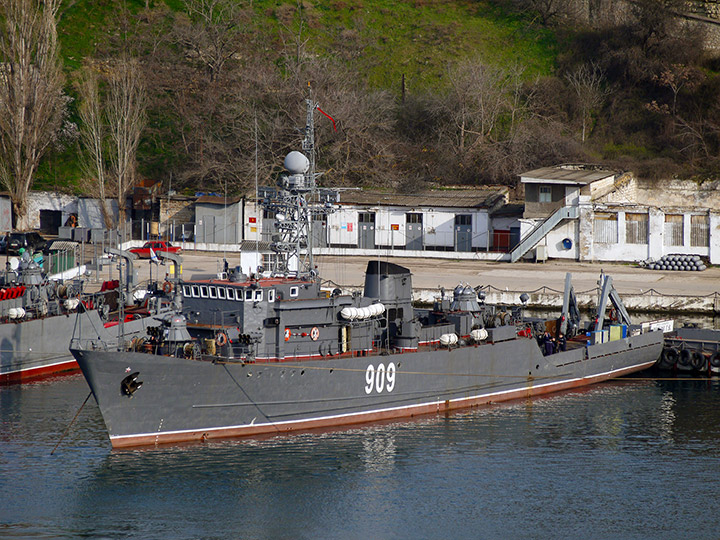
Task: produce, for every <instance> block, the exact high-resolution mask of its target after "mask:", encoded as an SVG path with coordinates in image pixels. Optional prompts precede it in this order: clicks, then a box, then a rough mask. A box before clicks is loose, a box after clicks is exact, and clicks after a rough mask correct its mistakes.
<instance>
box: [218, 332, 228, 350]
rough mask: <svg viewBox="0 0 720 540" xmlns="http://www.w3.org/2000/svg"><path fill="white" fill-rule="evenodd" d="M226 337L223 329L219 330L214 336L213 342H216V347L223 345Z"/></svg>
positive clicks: (225, 342) (226, 339) (226, 340)
mask: <svg viewBox="0 0 720 540" xmlns="http://www.w3.org/2000/svg"><path fill="white" fill-rule="evenodd" d="M227 342H228V338H227V334H226V333H225V332H223V331H220V332H218V333H217V335H216V336H215V343H217V346H218V347H223V346H224V345H227Z"/></svg>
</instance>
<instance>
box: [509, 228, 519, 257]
mask: <svg viewBox="0 0 720 540" xmlns="http://www.w3.org/2000/svg"><path fill="white" fill-rule="evenodd" d="M519 243H520V227H510V250H511V251H512V250H513V249H515V247H516V246H517V245H518V244H519Z"/></svg>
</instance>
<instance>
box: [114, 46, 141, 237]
mask: <svg viewBox="0 0 720 540" xmlns="http://www.w3.org/2000/svg"><path fill="white" fill-rule="evenodd" d="M137 64H138V63H137V61H135V60H132V59H130V58H127V57H125V58H121V60H120V61H119V62H117V63H116V64H115V65H114V66H113V67H112V70H111V72H110V76H109V81H108V93H107V105H106V118H107V123H108V129H109V131H110V141H111V144H112V146H111V149H110V152H109V159H110V164H111V167H112V175H113V180H114V181H115V187H116V194H117V201H118V210H119V213H120V222H121V223H124V222H125V198H126V197H127V195H128V193H129V192H130V189H131V188H132V187H133V185H134V184H135V166H136V160H137V148H138V144H140V135H141V134H142V130H143V128H144V127H145V122H146V109H147V93H146V91H145V85H144V84H143V81H142V80H141V73H142V72H141V71H140V67H139V66H138V65H137Z"/></svg>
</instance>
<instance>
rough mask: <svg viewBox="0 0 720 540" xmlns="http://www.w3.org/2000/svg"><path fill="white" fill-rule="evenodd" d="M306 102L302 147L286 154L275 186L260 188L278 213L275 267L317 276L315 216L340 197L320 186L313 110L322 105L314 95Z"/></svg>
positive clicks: (282, 271) (265, 204)
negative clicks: (314, 251)
mask: <svg viewBox="0 0 720 540" xmlns="http://www.w3.org/2000/svg"><path fill="white" fill-rule="evenodd" d="M305 102H306V105H307V114H306V120H305V127H304V128H303V129H301V130H300V131H301V132H303V134H304V137H303V141H302V150H303V151H302V152H298V151H292V152H290V153H289V154H288V155H287V156H286V157H285V161H284V162H283V165H284V166H285V171H283V173H282V174H281V175H280V179H279V180H278V183H277V187H276V188H267V187H266V188H262V190H261V193H262V196H263V200H262V203H261V204H262V206H263V208H265V209H266V210H268V211H270V212H272V213H274V215H275V228H276V231H277V232H276V234H274V235H273V237H272V243H271V244H270V248H271V249H272V250H273V251H274V252H275V253H277V263H276V264H275V268H274V272H275V273H277V274H288V273H292V272H294V271H295V272H297V273H298V275H311V276H314V274H315V265H314V261H313V249H312V248H313V246H312V243H313V231H312V226H313V221H314V219H313V218H314V217H315V216H319V215H325V214H327V213H329V212H332V211H333V209H334V207H333V203H336V202H337V201H338V192H337V191H336V190H331V189H320V188H318V187H317V178H319V177H320V176H321V175H322V173H317V172H316V171H315V118H314V113H315V110H316V109H317V110H320V108H319V106H318V104H317V103H316V102H315V101H313V99H312V96H311V98H309V99H306V100H305ZM320 112H321V113H322V114H324V115H325V116H328V115H327V114H326V113H324V112H322V111H321V110H320ZM328 118H330V117H329V116H328ZM331 120H332V118H331ZM333 124H334V121H333Z"/></svg>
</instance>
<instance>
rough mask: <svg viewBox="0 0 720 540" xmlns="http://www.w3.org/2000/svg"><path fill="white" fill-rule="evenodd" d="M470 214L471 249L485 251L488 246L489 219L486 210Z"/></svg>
mask: <svg viewBox="0 0 720 540" xmlns="http://www.w3.org/2000/svg"><path fill="white" fill-rule="evenodd" d="M471 213H472V216H473V217H472V235H473V236H472V247H475V248H483V249H487V248H488V246H489V245H490V241H489V236H490V218H489V216H488V213H487V211H486V210H475V211H474V212H471Z"/></svg>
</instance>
